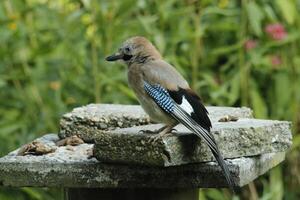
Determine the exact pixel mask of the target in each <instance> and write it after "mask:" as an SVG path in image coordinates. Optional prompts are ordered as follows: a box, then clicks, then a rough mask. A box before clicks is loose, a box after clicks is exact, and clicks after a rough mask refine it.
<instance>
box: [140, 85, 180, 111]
mask: <svg viewBox="0 0 300 200" xmlns="http://www.w3.org/2000/svg"><path fill="white" fill-rule="evenodd" d="M144 89H145V91H146V92H147V93H148V94H149V95H150V96H151V97H152V98H153V100H154V101H155V102H156V103H157V105H158V106H159V107H161V108H162V109H163V110H164V111H166V112H167V113H172V112H173V111H174V106H175V104H174V100H173V99H172V98H171V96H170V94H169V93H168V91H167V90H166V89H165V88H163V87H162V86H160V85H158V84H155V85H151V84H149V83H147V82H146V81H144Z"/></svg>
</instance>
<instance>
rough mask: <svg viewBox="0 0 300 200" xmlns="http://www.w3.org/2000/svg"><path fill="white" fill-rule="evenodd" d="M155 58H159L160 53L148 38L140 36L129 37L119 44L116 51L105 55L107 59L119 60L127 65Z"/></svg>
mask: <svg viewBox="0 0 300 200" xmlns="http://www.w3.org/2000/svg"><path fill="white" fill-rule="evenodd" d="M156 59H161V55H160V53H159V52H158V50H157V49H156V48H155V47H154V46H153V45H152V44H151V42H150V41H149V40H147V39H146V38H144V37H141V36H136V37H131V38H129V39H128V40H126V41H125V42H124V43H123V44H122V45H121V47H120V48H119V50H118V52H117V53H115V54H113V55H111V56H108V57H106V60H107V61H117V60H121V61H124V62H125V63H126V64H127V65H130V64H132V63H135V62H138V63H144V62H147V61H148V60H156Z"/></svg>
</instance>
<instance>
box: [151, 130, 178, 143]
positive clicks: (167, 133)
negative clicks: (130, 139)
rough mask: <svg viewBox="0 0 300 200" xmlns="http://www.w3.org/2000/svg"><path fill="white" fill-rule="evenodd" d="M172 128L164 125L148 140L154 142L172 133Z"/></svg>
mask: <svg viewBox="0 0 300 200" xmlns="http://www.w3.org/2000/svg"><path fill="white" fill-rule="evenodd" d="M172 130H173V127H169V126H167V127H165V128H164V129H163V130H162V131H160V132H159V133H158V134H157V135H153V136H151V138H150V142H151V143H156V142H157V141H158V140H161V139H162V138H163V137H165V136H167V135H170V134H172ZM174 130H175V129H174Z"/></svg>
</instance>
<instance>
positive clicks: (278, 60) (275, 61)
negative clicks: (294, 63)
mask: <svg viewBox="0 0 300 200" xmlns="http://www.w3.org/2000/svg"><path fill="white" fill-rule="evenodd" d="M270 59H271V63H272V65H273V67H276V66H279V65H281V64H282V60H281V58H280V56H278V55H272V56H271V57H270Z"/></svg>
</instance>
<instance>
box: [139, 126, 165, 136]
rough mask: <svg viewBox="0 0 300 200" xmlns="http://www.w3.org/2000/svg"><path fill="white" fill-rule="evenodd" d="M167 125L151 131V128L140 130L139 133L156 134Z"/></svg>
mask: <svg viewBox="0 0 300 200" xmlns="http://www.w3.org/2000/svg"><path fill="white" fill-rule="evenodd" d="M167 127H168V126H167V125H165V126H163V127H161V128H159V129H156V130H154V131H151V130H140V131H139V133H147V134H158V133H160V132H162V131H163V130H164V129H166V128H167Z"/></svg>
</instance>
